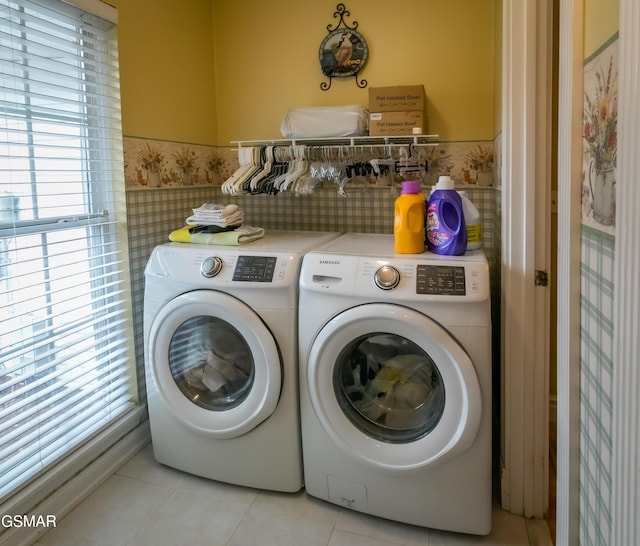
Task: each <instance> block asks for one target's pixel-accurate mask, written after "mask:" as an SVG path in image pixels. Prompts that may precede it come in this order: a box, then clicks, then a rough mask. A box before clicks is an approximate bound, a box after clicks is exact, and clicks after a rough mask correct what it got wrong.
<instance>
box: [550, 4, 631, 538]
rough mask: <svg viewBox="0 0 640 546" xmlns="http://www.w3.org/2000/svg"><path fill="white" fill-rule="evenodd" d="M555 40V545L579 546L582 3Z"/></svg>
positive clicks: (567, 15) (565, 14)
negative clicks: (556, 56)
mask: <svg viewBox="0 0 640 546" xmlns="http://www.w3.org/2000/svg"><path fill="white" fill-rule="evenodd" d="M634 1H635V0H634ZM559 38H560V44H559V50H560V57H559V82H558V83H559V86H558V334H557V335H558V349H557V351H558V449H557V465H558V467H557V469H558V471H557V495H556V543H557V544H558V545H572V544H579V541H580V320H581V319H580V291H581V288H580V283H581V274H580V254H581V249H580V233H581V195H580V192H581V186H582V182H581V178H582V109H583V105H584V98H583V97H584V68H583V65H584V0H570V1H567V2H560V36H559Z"/></svg>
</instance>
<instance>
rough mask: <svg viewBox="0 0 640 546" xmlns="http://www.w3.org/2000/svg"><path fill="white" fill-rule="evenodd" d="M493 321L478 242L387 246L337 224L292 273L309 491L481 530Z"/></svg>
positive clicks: (379, 512)
mask: <svg viewBox="0 0 640 546" xmlns="http://www.w3.org/2000/svg"><path fill="white" fill-rule="evenodd" d="M490 321H491V319H490V300H489V269H488V265H487V261H486V258H485V256H484V254H483V253H482V251H475V252H468V253H467V254H465V255H464V256H460V257H445V256H438V255H435V254H431V253H423V254H420V255H408V254H404V255H403V254H394V252H393V236H390V235H370V234H346V235H343V236H341V237H339V238H337V239H335V240H333V241H331V242H329V243H327V244H326V245H324V246H322V247H320V248H318V249H316V250H315V251H313V252H310V253H308V254H307V255H306V256H305V258H304V261H303V265H302V270H301V273H300V313H299V344H300V366H301V373H300V386H301V389H300V398H301V400H300V403H301V423H302V445H303V460H304V479H305V488H306V490H307V492H308V493H309V494H310V495H312V496H315V497H318V498H320V499H324V500H327V501H329V502H332V503H335V504H338V505H341V506H344V507H346V508H350V509H353V510H357V511H360V512H365V513H368V514H373V515H376V516H381V517H384V518H388V519H392V520H396V521H401V522H405V523H410V524H414V525H420V526H424V527H430V528H436V529H444V530H449V531H457V532H464V533H471V534H478V535H484V534H488V533H489V532H490V530H491V504H492V497H491V494H492V489H491V484H492V480H491V468H492V467H491V322H490Z"/></svg>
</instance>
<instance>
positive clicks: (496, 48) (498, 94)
mask: <svg viewBox="0 0 640 546" xmlns="http://www.w3.org/2000/svg"><path fill="white" fill-rule="evenodd" d="M501 131H502V0H495V2H494V6H493V132H494V135H498V134H499V133H500V132H501Z"/></svg>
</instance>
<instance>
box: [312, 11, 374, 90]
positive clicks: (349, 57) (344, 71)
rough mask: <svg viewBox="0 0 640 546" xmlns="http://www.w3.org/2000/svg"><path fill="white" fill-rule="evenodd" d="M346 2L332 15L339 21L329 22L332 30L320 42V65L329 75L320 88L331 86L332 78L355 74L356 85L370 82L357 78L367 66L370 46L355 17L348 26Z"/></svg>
mask: <svg viewBox="0 0 640 546" xmlns="http://www.w3.org/2000/svg"><path fill="white" fill-rule="evenodd" d="M350 15H351V13H350V12H349V11H347V9H346V8H345V5H344V4H338V5H337V6H336V11H335V12H334V13H333V18H334V19H337V18H338V17H339V18H340V21H339V22H338V24H337V25H336V26H335V27H333V25H331V24H328V25H327V31H328V32H329V34H327V36H326V37H325V39H324V40H322V43H321V44H320V68H321V69H322V73H323V74H324V75H325V76H327V77H328V78H329V82H328V83H327V82H322V83H321V84H320V89H322V90H323V91H327V90H328V89H329V88H330V87H331V81H332V79H333V78H350V77H352V76H353V77H354V78H355V80H356V85H357V86H358V87H360V88H361V89H364V88H365V87H366V86H367V80H364V79H362V80H360V81H358V72H360V70H362V69H363V68H364V65H365V63H366V62H367V57H368V56H369V47H368V46H367V41H366V40H365V39H364V37H363V36H362V34H360V33H359V32H358V31H357V30H356V29H357V28H358V22H357V21H354V22H353V24H352V25H351V26H349V25H348V24H347V23H346V22H345V20H344V18H345V17H348V16H350Z"/></svg>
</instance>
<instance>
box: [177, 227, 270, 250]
mask: <svg viewBox="0 0 640 546" xmlns="http://www.w3.org/2000/svg"><path fill="white" fill-rule="evenodd" d="M191 228H193V226H185V227H183V228H180V229H176V230H175V231H172V232H171V233H170V234H169V240H170V241H173V242H174V243H195V244H200V245H226V246H235V245H241V244H243V243H250V242H251V241H255V240H256V239H260V238H261V237H263V236H264V228H261V227H253V226H240V227H239V228H237V229H234V230H233V231H222V232H220V233H190V232H189V230H190V229H191Z"/></svg>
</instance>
